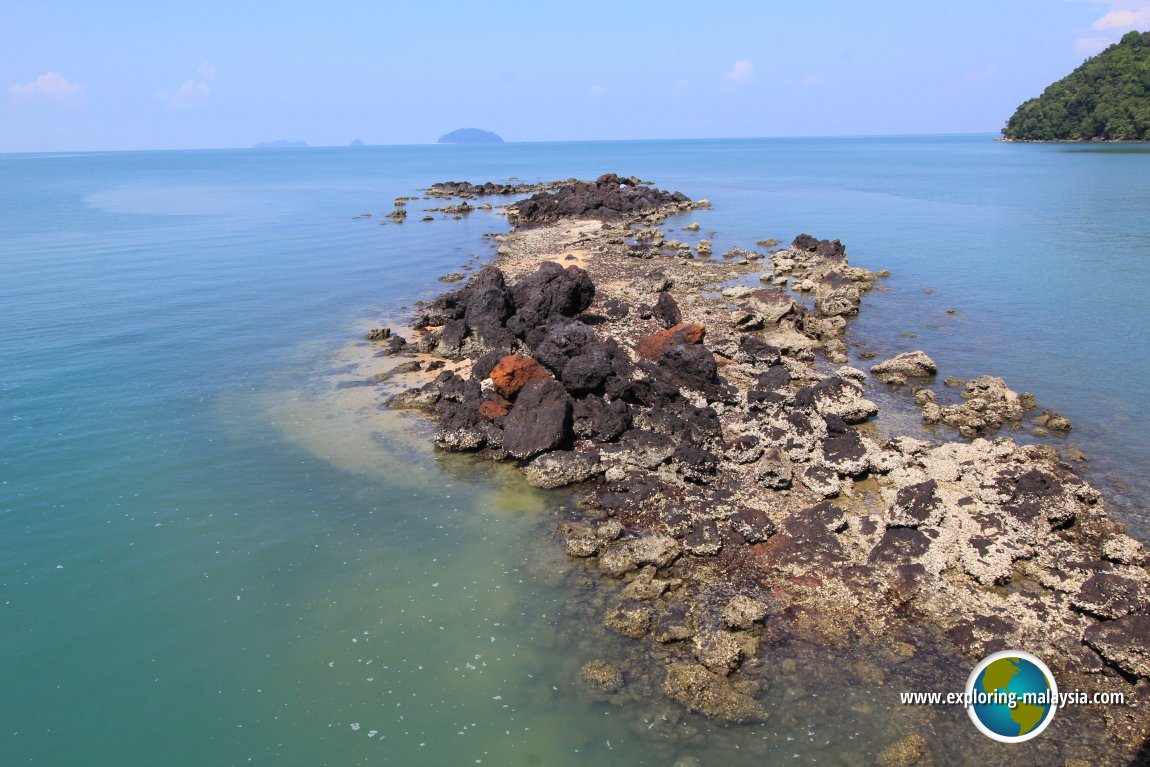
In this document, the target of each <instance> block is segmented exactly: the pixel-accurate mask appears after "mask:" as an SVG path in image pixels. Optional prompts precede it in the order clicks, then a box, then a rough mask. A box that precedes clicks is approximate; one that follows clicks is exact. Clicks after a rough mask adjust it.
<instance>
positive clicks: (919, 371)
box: [870, 351, 938, 384]
mask: <svg viewBox="0 0 1150 767" xmlns="http://www.w3.org/2000/svg"><path fill="white" fill-rule="evenodd" d="M870 372H872V373H874V374H875V376H876V377H878V379H879V380H880V381H882V382H883V383H888V384H904V383H906V379H908V378H925V377H927V376H932V375H934V374H935V373H937V372H938V365H936V364H934V360H932V359H931V358H930V357H928V356H927V355H926V353H925V352H922V351H913V352H906V353H904V354H900V355H898V356H897V357H892V358H891V359H889V360H886V361H885V362H880V363H878V364H877V365H872V366H871V369H870Z"/></svg>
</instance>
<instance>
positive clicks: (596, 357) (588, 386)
mask: <svg viewBox="0 0 1150 767" xmlns="http://www.w3.org/2000/svg"><path fill="white" fill-rule="evenodd" d="M618 354H619V345H618V343H617V342H616V341H615V340H614V339H612V340H610V341H604V342H596V343H592V344H588V345H586V346H584V347H583V351H582V352H581V353H580V354H579V355H577V356H575V357H572V358H571V359H569V360H567V362H566V364H564V365H563V370H562V374H561V376H560V378H562V379H563V385H564V386H566V387H567V390H568V391H570V392H571V393H572V394H581V393H583V392H589V391H593V390H595V389H598V388H599V387H600V386H602V385H603V382H604V381H606V380H607V377H608V376H610V375H611V374H612V373H614V372H615V359H616V357H617V356H618Z"/></svg>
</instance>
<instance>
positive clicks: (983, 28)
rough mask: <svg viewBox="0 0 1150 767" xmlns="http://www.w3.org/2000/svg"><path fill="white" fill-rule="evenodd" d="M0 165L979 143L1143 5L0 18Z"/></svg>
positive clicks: (263, 9)
mask: <svg viewBox="0 0 1150 767" xmlns="http://www.w3.org/2000/svg"><path fill="white" fill-rule="evenodd" d="M4 6H6V7H4V8H3V13H2V14H0V89H3V93H0V152H26V151H70V150H98V149H175V148H201V147H202V148H208V147H243V146H250V145H251V144H253V143H255V142H257V141H266V140H272V139H289V140H302V141H306V142H308V143H309V144H310V145H312V146H323V145H343V144H347V143H349V142H350V141H351V140H352V139H356V138H359V139H362V140H363V141H364V142H366V143H368V144H413V143H427V142H431V141H434V140H435V139H436V138H437V137H438V136H439V135H440V134H443V133H446V132H448V131H450V130H453V129H455V128H460V127H471V126H474V127H479V128H485V129H488V130H493V131H495V132H497V133H499V134H500V135H502V136H503V137H504V139H506V140H508V141H557V140H592V139H638V138H702V137H747V136H834V135H871V134H880V135H883V134H885V135H890V134H923V133H970V132H996V131H998V130H999V129H1000V128H1001V127H1002V125H1003V124H1004V123H1005V121H1006V119H1007V118H1008V117H1009V116H1010V114H1011V113H1012V112H1013V110H1014V108H1015V107H1016V106H1017V105H1018V104H1019V103H1020V102H1021V101H1023V100H1025V99H1026V98H1029V97H1031V96H1036V95H1038V94H1039V93H1040V92H1041V91H1042V89H1043V88H1044V87H1045V86H1046V85H1048V84H1049V83H1050V82H1052V81H1054V80H1056V79H1058V78H1060V77H1062V76H1063V75H1065V74H1067V73H1069V72H1070V71H1071V70H1072V69H1073V68H1074V67H1076V66H1078V65H1079V64H1080V63H1081V62H1082V61H1083V59H1085V58H1086V57H1087V56H1089V55H1091V54H1093V53H1096V52H1097V51H1099V50H1101V49H1102V48H1103V47H1105V46H1106V45H1107V44H1109V43H1111V42H1115V41H1117V39H1118V38H1119V37H1121V35H1122V34H1123V33H1124V32H1126V31H1129V30H1130V29H1139V30H1147V29H1150V0H959V1H956V0H918V1H917V2H909V1H908V2H903V1H901V0H892V1H890V2H884V0H872V2H869V3H863V2H858V0H806V1H805V2H774V1H767V0H764V1H763V2H758V3H748V2H745V0H744V1H743V2H726V1H725V0H715V1H713V2H710V3H701V2H689V3H688V2H677V1H676V0H663V1H662V2H625V0H615V1H614V2H599V0H584V1H583V2H581V3H571V2H564V3H559V2H547V0H535V2H518V1H514V2H500V0H469V1H468V2H453V1H452V0H441V1H440V2H437V3H402V4H400V3H386V2H340V1H339V0H332V1H331V2H328V3H325V4H323V5H322V6H321V5H320V4H318V3H314V2H310V3H303V2H293V0H280V2H276V3H272V2H263V1H262V0H253V1H251V2H243V1H242V0H241V2H236V1H235V0H231V1H230V2H216V0H200V2H197V3H174V2H155V1H153V2H143V1H129V0H122V1H117V0H105V1H104V2H100V3H76V2H67V3H65V2H56V1H55V0H36V2H19V3H18V2H15V0H7V1H6V2H4Z"/></svg>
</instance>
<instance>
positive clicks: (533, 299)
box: [507, 261, 595, 338]
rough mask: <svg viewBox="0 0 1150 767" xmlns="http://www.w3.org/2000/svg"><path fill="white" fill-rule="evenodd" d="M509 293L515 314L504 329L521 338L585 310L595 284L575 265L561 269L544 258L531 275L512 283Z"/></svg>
mask: <svg viewBox="0 0 1150 767" xmlns="http://www.w3.org/2000/svg"><path fill="white" fill-rule="evenodd" d="M511 296H512V300H513V301H514V305H515V314H514V315H513V316H512V317H511V318H510V319H508V320H507V328H508V329H509V330H510V331H511V332H513V333H515V335H517V336H519V337H520V338H522V337H523V336H525V335H526V334H527V332H528V331H530V330H531V329H533V328H536V327H539V326H540V325H545V324H547V323H548V322H553V321H554V320H555V318H557V317H575V316H577V315H579V314H581V313H582V312H584V311H586V310H587V307H589V306H590V305H591V301H592V300H594V298H595V286H594V285H593V284H592V283H591V278H590V277H589V276H588V275H587V272H585V271H583V270H582V269H580V268H579V267H577V266H569V267H567V268H566V269H564V268H563V267H562V266H560V265H559V264H557V263H555V262H554V261H544V262H543V263H542V264H540V265H539V268H538V269H537V270H536V271H535V272H534V273H533V274H529V275H528V276H526V277H524V278H523V279H521V280H519V282H517V283H515V287H514V288H512V290H511Z"/></svg>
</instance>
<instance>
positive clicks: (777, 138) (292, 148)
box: [0, 131, 1002, 156]
mask: <svg viewBox="0 0 1150 767" xmlns="http://www.w3.org/2000/svg"><path fill="white" fill-rule="evenodd" d="M1001 135H1002V131H959V132H949V133H856V134H830V135H826V134H824V135H807V136H802V135H794V136H710V137H682V138H626V139H541V140H525V141H501V142H499V143H491V144H486V143H476V144H468V143H451V142H439V141H427V142H417V143H406V144H368V143H363V144H353V143H351V142H348V143H346V144H316V145H311V144H307V142H303V143H304V144H305V146H259V145H258V144H264V143H270V142H262V141H261V142H257V144H251V145H248V146H217V147H180V148H138V149H50V150H25V151H0V156H19V155H57V156H59V155H90V154H113V153H120V152H123V153H127V152H243V151H257V150H258V151H266V152H273V153H275V152H291V151H303V150H307V149H384V148H403V147H426V146H445V147H449V146H462V147H498V146H503V145H506V144H622V143H639V142H657V141H793V140H802V139H819V140H849V139H883V138H945V137H956V136H1001ZM277 140H278V139H277ZM301 141H302V140H301Z"/></svg>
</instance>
